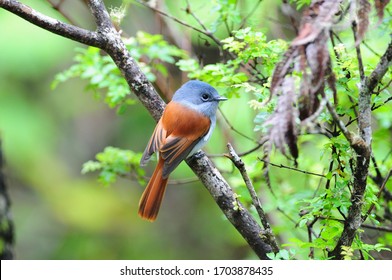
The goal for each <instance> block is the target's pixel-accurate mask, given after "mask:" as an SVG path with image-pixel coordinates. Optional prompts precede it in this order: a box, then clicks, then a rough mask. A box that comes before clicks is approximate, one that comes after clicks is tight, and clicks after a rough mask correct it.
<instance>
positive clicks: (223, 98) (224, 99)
mask: <svg viewBox="0 0 392 280" xmlns="http://www.w3.org/2000/svg"><path fill="white" fill-rule="evenodd" d="M215 100H216V101H226V100H227V98H226V97H222V96H219V97H218V98H215Z"/></svg>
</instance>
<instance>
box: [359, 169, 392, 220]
mask: <svg viewBox="0 0 392 280" xmlns="http://www.w3.org/2000/svg"><path fill="white" fill-rule="evenodd" d="M391 176H392V169H391V170H389V172H388V174H387V176H385V179H384V181H383V183H382V185H381V187H380V190H379V191H378V194H377V200H378V199H379V198H380V196H381V194H382V192H383V191H384V188H385V185H386V184H387V182H388V180H389V178H390V177H391ZM375 206H376V203H375V202H373V203H372V204H371V205H370V207H369V210H368V211H367V212H366V214H365V216H363V217H362V223H363V222H365V221H366V219H367V217H368V216H369V215H370V213H371V212H372V211H373V209H374V207H375Z"/></svg>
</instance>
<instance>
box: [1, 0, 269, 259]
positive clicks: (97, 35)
mask: <svg viewBox="0 0 392 280" xmlns="http://www.w3.org/2000/svg"><path fill="white" fill-rule="evenodd" d="M88 5H89V8H90V10H91V13H92V14H93V16H94V17H95V21H96V24H97V27H98V32H92V31H87V30H84V29H81V28H78V27H75V26H72V25H69V24H65V23H62V22H60V21H58V20H55V19H52V18H50V17H47V16H45V15H43V14H40V13H38V12H36V11H34V10H33V9H31V8H30V7H28V6H26V5H24V4H21V3H20V2H18V1H15V0H0V7H2V8H4V9H6V10H8V11H10V12H12V13H14V14H16V15H18V16H20V17H22V18H24V19H26V20H28V21H29V22H31V23H33V24H35V25H37V26H40V27H42V28H44V29H46V30H48V31H50V32H53V33H56V34H58V35H61V36H64V37H66V38H69V39H72V40H75V41H78V42H81V43H84V44H87V45H90V46H95V47H99V48H101V49H102V50H104V51H105V52H106V53H107V54H108V55H110V56H111V58H112V59H113V61H114V62H115V63H116V65H117V67H118V68H119V69H120V70H121V73H122V74H123V76H124V78H125V79H126V81H127V83H128V85H129V87H130V88H131V90H132V91H133V92H134V94H135V95H136V96H137V97H138V99H139V100H140V102H141V103H142V104H143V106H145V107H146V108H147V109H148V111H149V112H150V114H151V115H152V116H153V118H154V119H155V120H159V118H160V116H161V115H162V112H163V108H164V106H165V103H164V102H163V100H162V99H161V98H160V97H159V95H158V94H157V92H156V91H155V89H154V87H153V86H152V85H151V83H150V82H149V81H148V80H147V78H146V76H145V75H144V73H143V72H142V71H141V70H140V68H139V67H138V65H137V63H136V61H135V60H134V59H133V58H132V57H131V56H130V53H129V51H128V49H127V48H126V46H125V44H124V42H123V41H122V40H121V37H120V34H119V33H118V32H117V31H116V30H115V28H114V26H113V24H112V22H111V20H110V17H109V15H108V12H107V10H106V7H105V5H104V3H103V1H102V0H89V1H88ZM187 163H188V165H189V166H190V167H191V168H192V170H193V171H194V172H195V174H196V175H197V176H198V177H199V178H200V180H201V181H202V183H203V184H204V186H205V187H206V188H207V189H208V191H209V192H210V193H211V195H212V196H213V198H214V200H215V201H216V203H217V204H218V205H219V207H220V208H221V209H222V211H223V212H224V214H225V215H226V217H227V218H228V219H229V221H230V222H231V223H232V224H233V225H234V227H235V228H236V229H237V230H238V231H239V232H240V233H241V235H242V236H243V237H244V239H245V240H246V241H247V242H248V243H249V245H250V247H251V248H252V249H253V250H254V251H255V253H256V254H257V256H258V257H259V258H260V259H268V257H267V253H269V252H271V251H272V249H271V246H269V245H268V244H266V243H265V242H264V241H263V239H262V237H261V235H262V232H263V231H262V229H261V228H260V226H259V225H258V223H257V222H256V221H255V219H254V218H253V217H252V215H251V214H250V213H249V212H248V211H247V210H246V209H242V210H241V211H238V210H234V207H233V202H236V200H235V197H234V193H233V191H232V189H231V188H230V186H229V185H228V184H227V182H226V181H225V180H224V178H223V177H222V175H221V174H220V173H219V171H218V170H217V169H216V168H215V167H214V166H213V164H212V162H211V161H210V160H209V159H208V158H207V157H206V156H205V154H204V153H203V152H199V153H197V155H195V156H193V157H191V158H189V159H187Z"/></svg>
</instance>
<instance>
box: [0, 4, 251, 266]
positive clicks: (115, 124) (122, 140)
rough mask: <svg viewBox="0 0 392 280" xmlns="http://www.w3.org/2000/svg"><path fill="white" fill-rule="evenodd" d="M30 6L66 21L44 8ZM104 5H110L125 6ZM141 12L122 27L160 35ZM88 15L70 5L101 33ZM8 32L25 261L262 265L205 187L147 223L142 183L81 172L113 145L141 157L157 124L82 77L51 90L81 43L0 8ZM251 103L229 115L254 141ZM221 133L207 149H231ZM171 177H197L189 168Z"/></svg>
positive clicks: (6, 84)
mask: <svg viewBox="0 0 392 280" xmlns="http://www.w3.org/2000/svg"><path fill="white" fill-rule="evenodd" d="M23 2H24V3H25V4H28V5H31V6H32V7H33V8H35V9H37V10H39V11H41V12H42V13H44V14H47V15H49V16H53V17H57V18H59V19H62V20H63V18H62V17H61V15H59V14H58V13H57V12H56V11H54V10H53V9H52V8H50V6H49V4H48V3H47V2H46V1H23ZM69 2H71V4H70V5H73V4H72V2H74V4H75V5H77V4H78V1H69ZM174 2H177V1H174ZM105 3H106V5H107V6H108V7H110V6H111V5H118V4H119V1H105ZM66 8H67V6H64V9H65V10H66ZM133 8H134V9H135V11H134V12H131V13H132V14H131V15H130V16H128V17H127V20H131V21H132V22H129V23H127V22H125V23H124V26H125V27H126V28H128V30H126V31H127V32H129V33H130V34H131V35H132V34H134V33H135V32H136V31H137V30H143V31H147V32H152V33H153V32H154V31H155V32H159V30H156V27H155V25H154V24H155V22H154V20H155V19H154V16H153V15H152V14H151V13H150V11H148V10H147V9H146V8H140V7H133ZM131 10H132V9H131ZM177 10H178V11H179V9H177ZM179 12H181V11H179ZM87 15H89V12H88V10H87V9H86V8H85V7H84V6H83V5H80V7H79V6H78V8H76V7H75V6H74V7H73V8H72V18H73V19H75V21H76V22H77V23H78V24H80V25H81V26H83V27H86V28H94V25H93V23H92V21H91V18H90V16H87ZM146 15H147V16H146ZM0 26H2V27H7V28H2V30H1V35H0V46H1V52H0V137H1V139H2V142H3V151H4V155H5V159H6V176H7V179H8V187H9V191H10V196H11V201H12V209H11V211H12V213H13V215H14V217H13V218H14V223H15V230H16V240H15V254H16V256H15V257H16V258H17V259H238V258H255V255H254V254H253V253H252V252H251V251H250V250H249V248H248V246H247V245H246V243H245V241H244V240H243V239H242V238H241V237H240V235H239V234H238V233H237V232H236V230H235V229H234V228H233V227H232V225H231V224H230V223H228V222H227V221H226V219H225V218H224V216H223V214H222V213H221V211H220V210H219V209H218V207H217V206H216V204H215V203H214V201H213V199H212V198H211V197H210V196H209V194H208V192H207V191H206V190H205V189H204V187H203V186H202V185H201V184H200V183H199V182H198V181H197V180H195V182H194V183H189V184H180V185H173V186H169V188H168V191H167V192H166V197H165V199H164V202H163V205H162V209H161V211H160V215H159V218H158V220H157V221H156V222H155V223H149V222H146V221H143V220H141V219H140V218H139V217H138V216H137V208H138V201H139V197H140V195H141V193H142V191H143V188H144V186H141V185H139V184H138V183H137V182H134V181H131V180H129V179H119V180H118V182H117V183H116V184H114V185H113V186H111V187H103V186H102V185H100V184H99V183H97V180H96V174H89V175H81V172H80V171H81V168H82V164H83V163H84V162H86V161H88V160H91V159H94V156H95V154H96V153H98V152H101V151H102V150H103V149H104V147H106V146H115V147H119V148H122V149H132V150H134V151H136V152H142V151H143V150H144V147H145V144H146V142H147V140H148V138H149V136H150V134H151V132H152V130H153V128H154V126H155V123H154V121H153V119H152V118H151V117H150V116H149V114H148V113H147V111H146V110H145V109H144V108H143V107H142V106H141V105H140V104H139V103H137V104H136V105H134V106H131V107H130V108H129V109H128V110H127V111H126V112H125V114H123V115H121V116H119V115H117V114H116V113H115V110H112V109H109V108H108V107H107V105H105V104H104V103H103V102H102V100H96V99H95V98H94V97H93V95H92V94H91V93H86V92H85V89H84V88H85V86H86V84H85V82H83V81H81V80H79V79H74V80H72V81H70V82H66V83H63V84H60V85H59V86H58V87H57V88H56V89H55V90H51V87H50V85H51V83H52V81H53V79H54V76H55V74H57V73H58V72H61V71H63V70H64V69H66V68H68V67H69V66H70V65H71V64H72V58H73V56H74V54H75V52H74V49H75V48H76V47H83V46H82V45H81V44H78V43H75V42H73V41H70V40H68V39H64V38H62V37H59V36H57V35H54V34H51V33H49V32H47V31H45V30H42V29H40V28H38V27H36V26H34V25H32V24H30V23H28V22H26V21H24V20H22V19H21V18H19V17H17V16H15V15H13V14H11V13H9V12H7V11H5V10H2V9H0ZM177 83H179V82H177ZM246 102H247V100H241V101H238V100H236V106H231V107H230V114H229V117H230V119H231V120H235V122H234V124H236V122H237V124H241V123H242V124H241V131H242V132H244V133H247V134H249V135H252V133H253V132H252V126H253V124H252V119H253V112H252V111H250V110H247V108H248V105H247V104H246ZM227 106H230V105H223V106H222V109H223V111H225V110H227V109H228V107H227ZM246 119H247V120H248V121H246V122H245V123H248V124H247V125H244V124H243V122H241V121H243V120H246ZM249 120H251V121H249ZM219 133H220V130H219V128H218V129H217V130H216V131H215V133H214V138H213V139H212V143H210V145H208V147H207V148H206V150H207V151H210V152H211V153H222V152H224V151H225V141H222V140H221V138H220V137H219V136H218V135H219ZM249 147H252V143H249V142H248V143H247V142H245V143H243V144H242V147H241V150H245V149H246V148H249ZM228 162H229V161H228V160H227V161H226V163H227V164H228ZM228 166H230V165H228ZM152 168H153V165H149V166H148V168H147V170H146V174H147V175H148V174H151V172H152ZM230 168H231V167H229V168H228V169H230ZM172 178H173V179H176V178H194V179H196V177H195V176H194V175H193V173H192V172H191V171H190V169H189V168H188V167H187V166H186V165H185V164H182V165H181V167H180V168H179V170H177V171H176V172H174V174H173V176H172ZM195 213H197V214H196V215H195Z"/></svg>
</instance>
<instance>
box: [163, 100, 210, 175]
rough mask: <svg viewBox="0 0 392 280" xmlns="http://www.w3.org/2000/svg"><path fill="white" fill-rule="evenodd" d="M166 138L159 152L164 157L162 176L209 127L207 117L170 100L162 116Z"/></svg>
mask: <svg viewBox="0 0 392 280" xmlns="http://www.w3.org/2000/svg"><path fill="white" fill-rule="evenodd" d="M162 122H163V124H164V128H163V129H164V130H165V131H166V133H167V134H166V135H167V137H166V139H164V140H163V142H162V144H163V145H162V146H160V148H159V153H160V155H161V157H162V158H163V159H164V162H165V164H164V167H163V174H162V175H163V177H164V178H165V177H167V176H169V174H170V173H171V172H172V171H173V170H174V169H175V168H176V167H177V166H178V165H179V164H180V162H181V161H182V160H184V159H185V158H186V157H187V156H188V155H189V153H190V152H191V151H192V149H193V148H194V147H195V146H196V145H197V143H199V141H200V140H201V138H203V137H204V135H206V134H207V133H208V131H209V129H210V126H211V121H210V119H209V118H208V117H206V116H204V115H202V114H200V113H198V112H197V111H195V110H193V109H190V108H188V107H186V106H184V105H181V104H179V103H175V102H170V103H169V104H168V106H167V109H166V110H165V113H164V115H163V116H162Z"/></svg>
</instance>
